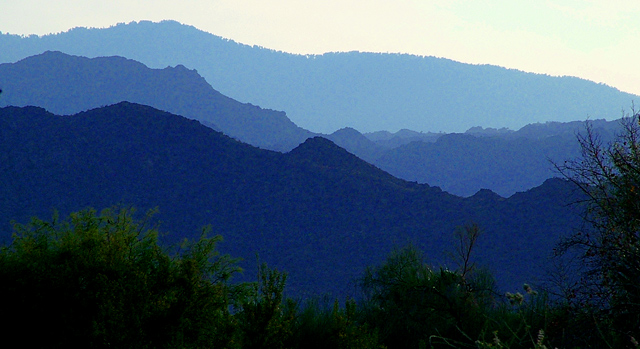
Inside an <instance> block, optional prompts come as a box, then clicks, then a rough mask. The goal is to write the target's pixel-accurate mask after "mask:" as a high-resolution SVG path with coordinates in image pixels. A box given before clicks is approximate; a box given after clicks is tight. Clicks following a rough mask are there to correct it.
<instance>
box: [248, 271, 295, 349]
mask: <svg viewBox="0 0 640 349" xmlns="http://www.w3.org/2000/svg"><path fill="white" fill-rule="evenodd" d="M286 279H287V274H285V273H282V272H279V271H278V270H276V269H269V268H268V267H267V265H266V264H262V265H261V266H260V267H259V269H258V282H257V283H256V284H254V288H253V290H252V294H251V295H250V297H249V298H248V299H247V300H246V301H244V302H243V303H242V305H241V307H242V311H241V312H240V313H239V314H238V319H239V323H240V328H241V330H242V331H243V338H244V339H243V342H242V347H243V348H265V349H266V348H284V347H285V343H286V342H287V340H288V339H289V337H290V336H291V335H292V333H291V331H292V323H293V321H294V318H295V311H296V308H295V306H294V303H292V301H290V300H289V301H288V303H287V304H284V300H283V295H284V286H285V281H286Z"/></svg>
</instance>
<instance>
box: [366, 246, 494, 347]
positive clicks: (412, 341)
mask: <svg viewBox="0 0 640 349" xmlns="http://www.w3.org/2000/svg"><path fill="white" fill-rule="evenodd" d="M361 285H362V288H363V291H364V293H365V305H364V308H365V310H364V311H365V312H366V314H365V318H366V319H367V322H368V323H370V324H371V325H372V326H373V327H374V328H378V329H379V330H380V339H381V341H382V343H384V344H385V345H387V346H388V347H389V348H416V347H418V345H426V344H427V343H431V344H433V343H441V344H442V343H444V342H445V340H446V341H452V342H454V343H459V344H460V343H465V342H469V341H470V339H471V338H476V336H477V335H478V334H479V331H480V330H481V329H482V326H483V324H484V320H483V312H485V311H486V310H487V309H488V308H489V307H490V306H491V305H492V303H493V295H494V293H493V288H492V283H491V280H490V279H486V278H484V277H482V276H476V277H471V275H468V276H467V277H465V276H464V275H463V274H462V273H459V272H456V271H452V270H447V269H443V268H440V269H433V268H431V267H430V266H428V265H427V264H426V263H425V261H424V258H423V256H422V254H421V253H420V252H419V251H418V250H417V249H415V248H414V247H411V246H409V247H406V248H404V249H402V250H397V251H395V252H393V253H392V254H391V255H390V256H389V257H388V259H387V261H386V262H385V263H384V264H382V265H380V266H378V267H374V268H369V269H368V270H367V272H366V273H365V275H364V277H363V278H362V283H361Z"/></svg>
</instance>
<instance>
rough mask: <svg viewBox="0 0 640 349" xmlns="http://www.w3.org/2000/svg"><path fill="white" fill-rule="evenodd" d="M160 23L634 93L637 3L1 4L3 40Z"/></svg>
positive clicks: (274, 0)
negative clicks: (571, 79)
mask: <svg viewBox="0 0 640 349" xmlns="http://www.w3.org/2000/svg"><path fill="white" fill-rule="evenodd" d="M163 19H173V20H176V21H178V22H181V23H184V24H189V25H193V26H195V27H196V28H198V29H201V30H204V31H207V32H210V33H212V34H215V35H219V36H222V37H225V38H229V39H232V40H235V41H237V42H241V43H245V44H250V45H260V46H264V47H267V48H272V49H276V50H281V51H285V52H292V53H324V52H329V51H354V50H356V51H372V52H402V53H412V54H418V55H427V56H437V57H445V58H450V59H453V60H456V61H460V62H466V63H480V64H484V63H488V64H495V65H499V66H503V67H508V68H515V69H520V70H524V71H530V72H537V73H546V74H550V75H572V76H579V77H582V78H585V79H589V80H593V81H596V82H602V83H606V84H607V85H611V86H614V87H616V88H618V89H620V90H623V91H626V92H631V93H635V94H638V95H640V68H639V67H638V62H640V1H637V0H595V1H586V0H585V1H579V0H558V1H547V0H531V1H529V0H478V1H457V0H434V1H430V0H271V1H269V0H185V1H176V0H172V1H166V0H153V1H152V0H144V1H137V0H109V1H101V0H56V1H51V0H44V1H35V0H0V31H1V32H3V33H12V34H25V35H27V34H38V35H43V34H48V33H57V32H61V31H66V30H68V29H70V28H73V27H79V26H82V27H108V26H111V25H114V24H116V23H119V22H125V23H128V22H131V21H138V20H152V21H160V20H163ZM0 49H1V48H0ZM638 102H640V101H638Z"/></svg>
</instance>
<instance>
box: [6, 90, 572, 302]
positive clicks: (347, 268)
mask: <svg viewBox="0 0 640 349" xmlns="http://www.w3.org/2000/svg"><path fill="white" fill-rule="evenodd" d="M0 167H1V170H0V233H1V236H2V238H3V239H4V240H5V241H6V240H8V238H9V236H10V234H11V225H10V221H11V220H16V221H17V222H27V221H28V220H29V218H30V217H32V216H38V217H42V218H46V217H50V216H51V214H52V213H53V210H54V209H55V210H58V211H59V212H60V214H61V216H64V215H66V214H68V213H69V212H72V211H78V210H80V209H83V208H86V207H94V208H96V209H101V208H104V207H110V206H112V205H116V204H120V205H125V206H133V207H135V208H137V209H138V211H139V212H145V211H146V210H148V209H152V208H156V207H157V208H158V209H159V213H158V214H157V215H156V216H155V219H156V220H157V221H158V222H160V224H161V225H160V230H161V231H162V232H165V233H166V235H165V236H163V237H162V240H163V241H164V243H173V242H178V241H180V240H181V239H183V238H184V237H190V238H193V237H197V236H198V234H199V232H200V231H201V228H202V227H203V226H205V225H211V227H212V230H213V233H215V234H221V235H222V236H223V237H224V242H223V243H222V244H221V245H220V248H221V250H222V251H223V252H225V253H229V254H231V256H233V257H241V258H243V259H244V261H243V262H242V263H241V265H242V267H244V268H246V270H247V271H246V275H248V277H249V278H251V277H253V275H255V268H256V264H257V263H256V255H258V256H259V259H260V260H261V261H265V262H267V263H269V265H270V266H273V267H276V268H278V269H279V270H285V271H287V272H289V275H290V276H289V279H288V283H287V284H288V286H287V290H288V292H289V293H290V294H292V295H303V294H317V293H326V292H330V293H333V294H334V295H339V296H344V295H348V294H349V292H350V290H352V287H351V286H352V285H353V279H354V278H355V277H357V276H359V275H361V272H362V270H363V268H364V267H365V266H368V265H374V264H377V263H379V262H380V261H382V260H383V259H384V258H385V256H387V254H388V253H389V252H390V251H391V250H393V249H394V248H396V247H402V246H404V245H406V244H408V243H412V244H414V245H415V246H416V247H418V248H420V249H422V250H424V251H425V254H426V256H427V258H428V262H429V263H432V264H435V265H443V266H446V265H447V263H449V264H450V263H451V261H450V259H447V258H446V256H447V251H451V250H452V249H453V245H452V243H453V231H454V229H455V228H456V227H457V226H461V225H463V224H467V223H470V222H476V223H478V224H479V225H480V227H482V228H483V230H484V235H482V237H481V239H480V240H479V245H478V248H477V250H476V252H477V260H478V262H479V263H480V264H482V265H485V266H487V267H488V268H489V269H490V270H491V271H492V272H493V273H494V274H495V276H496V277H497V279H498V283H499V286H500V287H501V288H503V289H504V290H511V289H519V288H521V285H522V284H523V283H525V282H528V283H535V282H536V281H538V280H539V278H541V277H542V276H543V274H544V269H545V268H544V266H545V263H546V261H547V257H548V255H549V254H550V253H551V250H552V248H553V247H554V244H555V242H556V241H557V239H558V238H559V237H560V236H562V235H563V234H566V233H568V232H571V231H572V229H573V228H574V227H575V226H577V224H579V217H578V216H577V215H576V214H575V207H572V206H569V205H568V204H569V203H570V202H573V201H575V199H574V197H575V196H574V195H573V194H574V190H573V188H572V186H571V185H569V184H568V183H567V182H565V181H562V180H559V179H554V180H549V181H547V182H545V183H544V184H543V185H542V186H540V187H537V188H534V189H532V190H530V191H527V192H523V193H519V194H517V195H514V196H512V197H510V198H506V199H504V198H501V197H499V196H496V195H490V193H484V192H483V193H480V194H478V195H477V196H475V197H472V198H468V199H463V198H460V197H457V196H453V195H450V194H448V193H446V192H443V191H441V190H440V189H438V188H435V187H430V186H428V185H422V184H417V183H411V182H406V181H403V180H399V179H397V178H395V177H393V176H391V175H389V174H388V173H386V172H384V171H381V170H379V169H377V168H376V167H374V166H372V165H370V164H368V163H366V162H364V161H362V160H360V159H358V158H357V157H355V156H353V155H352V154H350V153H348V152H346V151H344V150H343V149H342V148H340V147H338V146H336V145H335V144H333V143H332V142H330V141H328V140H326V139H321V138H313V139H309V140H308V141H306V142H305V143H303V144H302V145H300V146H299V147H298V148H296V149H294V150H293V151H291V152H290V153H286V154H282V153H278V152H273V151H267V150H262V149H258V148H255V147H253V146H250V145H247V144H243V143H241V142H239V141H236V140H234V139H232V138H230V137H227V136H225V135H223V134H222V133H220V132H217V131H214V130H212V129H211V128H208V127H205V126H203V125H201V124H200V123H199V122H197V121H194V120H189V119H186V118H184V117H181V116H177V115H174V114H170V113H167V112H163V111H159V110H157V109H154V108H151V107H148V106H144V105H139V104H133V103H128V102H122V103H118V104H115V105H111V106H107V107H102V108H97V109H93V110H89V111H87V112H82V113H79V114H75V115H71V116H58V115H54V114H51V113H49V112H47V111H46V110H44V109H42V108H36V107H23V108H19V107H5V108H2V109H0Z"/></svg>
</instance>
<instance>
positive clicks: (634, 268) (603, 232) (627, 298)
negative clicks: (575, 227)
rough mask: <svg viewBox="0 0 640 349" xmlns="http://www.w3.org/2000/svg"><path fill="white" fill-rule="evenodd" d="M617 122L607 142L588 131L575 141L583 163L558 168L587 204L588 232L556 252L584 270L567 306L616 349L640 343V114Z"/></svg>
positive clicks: (590, 128) (586, 325)
mask: <svg viewBox="0 0 640 349" xmlns="http://www.w3.org/2000/svg"><path fill="white" fill-rule="evenodd" d="M621 122H622V130H623V131H622V133H620V134H618V135H617V137H616V138H615V139H614V140H613V142H611V143H603V142H602V141H601V139H600V138H599V135H598V134H596V133H595V131H594V130H593V129H592V127H588V133H587V134H586V135H585V136H583V137H580V138H579V142H580V145H581V148H582V156H581V158H579V159H577V160H569V161H566V162H565V163H564V164H562V165H561V166H558V168H559V169H560V171H562V173H563V174H564V175H565V176H567V178H569V179H571V180H572V181H573V182H574V183H576V184H577V185H578V186H579V187H580V189H582V191H583V192H584V193H585V194H586V195H587V203H588V205H589V206H588V211H587V213H586V215H585V220H586V222H588V223H589V226H588V228H587V229H583V230H581V231H579V232H578V233H576V234H574V235H573V236H571V237H570V238H569V239H567V240H566V241H564V242H563V244H562V246H561V247H562V249H561V250H560V251H561V252H567V251H568V252H570V253H571V252H575V251H577V252H579V253H580V254H581V255H580V257H581V259H580V262H581V265H582V266H584V274H583V275H582V279H581V280H580V281H578V282H576V283H575V284H573V285H569V289H568V290H569V292H565V294H567V295H568V296H567V303H568V304H569V309H572V311H573V313H575V318H576V319H581V320H582V323H583V326H582V327H583V328H584V329H586V330H587V331H585V333H589V332H591V334H593V333H595V334H598V335H597V336H596V338H598V339H599V340H600V341H601V345H609V346H615V347H618V346H627V345H630V344H631V343H633V342H634V341H635V340H636V339H638V338H640V286H638V285H639V283H638V282H639V281H640V252H639V251H640V124H639V122H640V114H639V113H637V112H636V111H635V110H633V109H632V115H631V116H629V115H627V116H626V117H624V118H623V119H622V121H621ZM585 310H586V311H585ZM585 314H586V315H587V316H586V317H585V316H584V315H585Z"/></svg>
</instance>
